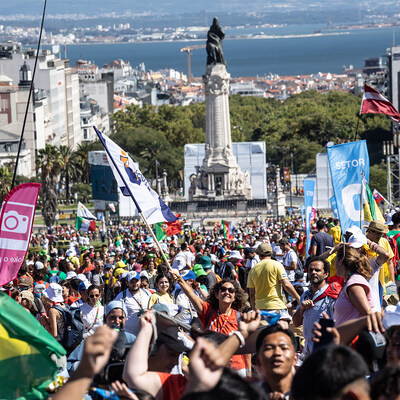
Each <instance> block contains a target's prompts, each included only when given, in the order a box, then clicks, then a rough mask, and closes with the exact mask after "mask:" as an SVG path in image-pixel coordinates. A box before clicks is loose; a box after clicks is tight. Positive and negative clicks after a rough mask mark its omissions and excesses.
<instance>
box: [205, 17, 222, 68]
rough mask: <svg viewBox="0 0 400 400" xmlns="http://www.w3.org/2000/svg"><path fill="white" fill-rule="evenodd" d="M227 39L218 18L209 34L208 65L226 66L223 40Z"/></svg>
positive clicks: (207, 46) (215, 19)
mask: <svg viewBox="0 0 400 400" xmlns="http://www.w3.org/2000/svg"><path fill="white" fill-rule="evenodd" d="M224 37H225V33H224V31H223V30H222V27H221V25H220V24H219V21H218V18H217V17H215V18H214V19H213V23H212V25H211V26H210V29H209V31H208V33H207V45H206V50H207V65H210V64H224V65H226V63H225V58H224V52H223V50H222V40H223V39H224Z"/></svg>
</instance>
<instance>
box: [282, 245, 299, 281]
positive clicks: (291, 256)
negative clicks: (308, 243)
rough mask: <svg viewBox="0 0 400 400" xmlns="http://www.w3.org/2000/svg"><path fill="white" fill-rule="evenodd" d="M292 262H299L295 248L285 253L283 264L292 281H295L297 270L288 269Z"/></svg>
mask: <svg viewBox="0 0 400 400" xmlns="http://www.w3.org/2000/svg"><path fill="white" fill-rule="evenodd" d="M292 262H295V263H297V255H296V253H295V251H294V250H289V251H288V252H287V253H284V254H283V266H284V267H285V270H286V273H287V276H288V279H289V281H290V282H294V280H295V278H294V276H295V272H296V270H294V269H286V267H289V266H290V264H291V263H292Z"/></svg>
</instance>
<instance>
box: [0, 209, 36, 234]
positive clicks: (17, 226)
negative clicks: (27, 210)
mask: <svg viewBox="0 0 400 400" xmlns="http://www.w3.org/2000/svg"><path fill="white" fill-rule="evenodd" d="M28 228H29V217H28V216H26V215H21V214H19V213H18V212H17V211H14V210H11V211H8V212H6V213H4V215H3V222H2V224H1V230H2V231H3V232H12V233H26V232H27V231H28Z"/></svg>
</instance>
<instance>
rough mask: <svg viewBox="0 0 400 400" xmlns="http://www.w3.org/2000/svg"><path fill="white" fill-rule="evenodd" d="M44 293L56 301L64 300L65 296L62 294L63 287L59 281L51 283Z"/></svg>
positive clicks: (61, 301)
mask: <svg viewBox="0 0 400 400" xmlns="http://www.w3.org/2000/svg"><path fill="white" fill-rule="evenodd" d="M43 295H44V296H46V297H47V298H49V299H50V300H51V301H54V302H56V303H63V302H64V298H63V296H62V287H61V286H60V285H59V284H58V283H55V282H53V283H50V285H49V286H48V287H47V289H46V290H45V291H44V292H43Z"/></svg>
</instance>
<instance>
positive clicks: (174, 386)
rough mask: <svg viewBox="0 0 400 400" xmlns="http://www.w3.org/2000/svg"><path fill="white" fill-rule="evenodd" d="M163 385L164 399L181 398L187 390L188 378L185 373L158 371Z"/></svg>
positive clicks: (174, 399) (177, 399)
mask: <svg viewBox="0 0 400 400" xmlns="http://www.w3.org/2000/svg"><path fill="white" fill-rule="evenodd" d="M157 374H158V376H159V378H160V381H161V386H162V391H163V400H179V399H180V398H181V397H182V393H183V391H184V390H185V386H186V383H187V379H186V378H185V377H184V376H183V375H173V374H168V373H166V372H157Z"/></svg>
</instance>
